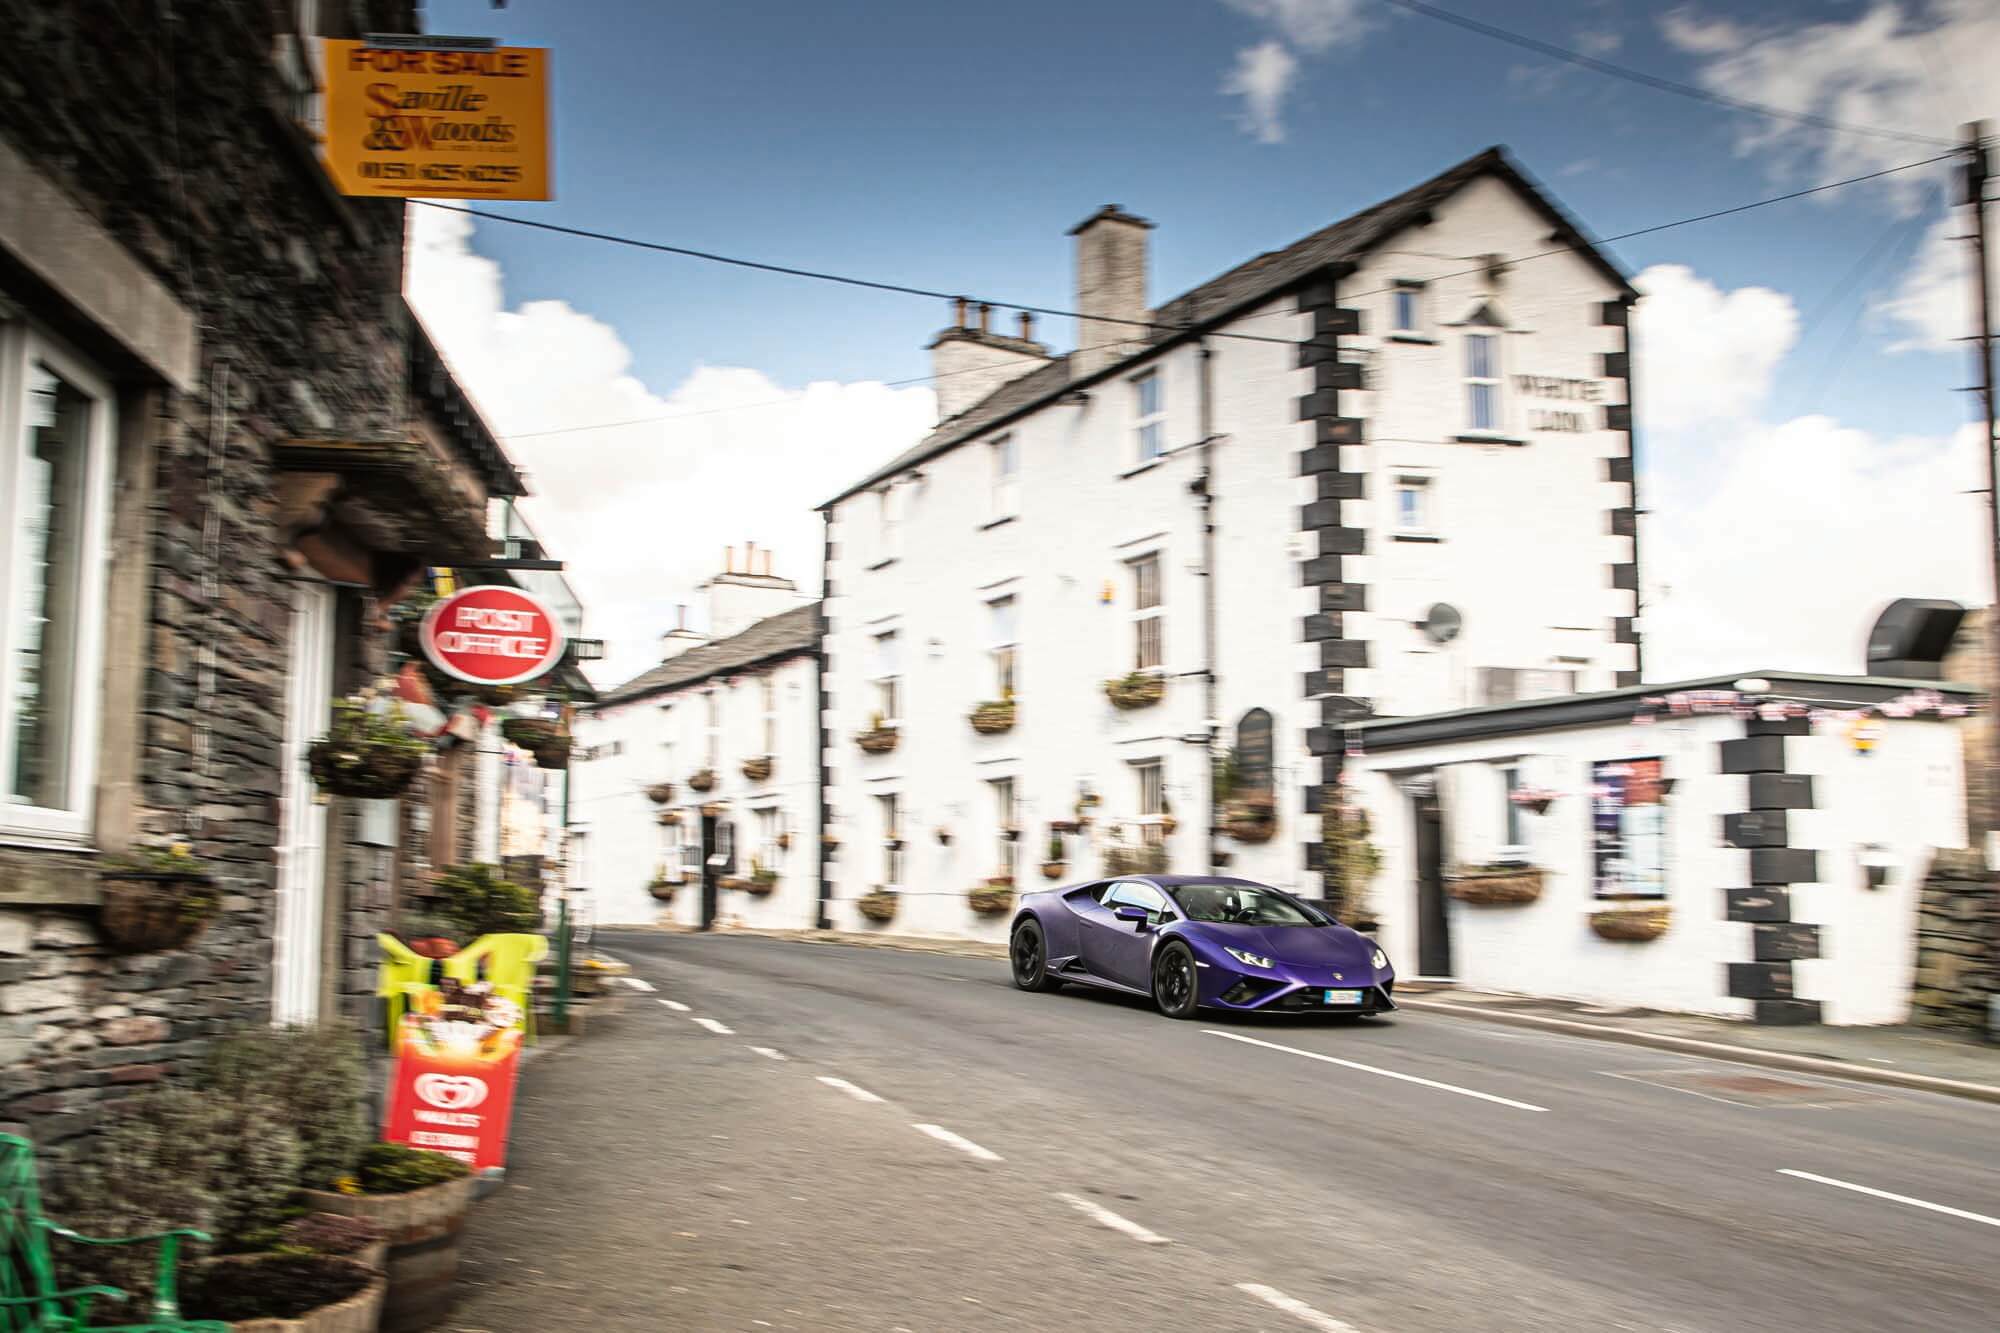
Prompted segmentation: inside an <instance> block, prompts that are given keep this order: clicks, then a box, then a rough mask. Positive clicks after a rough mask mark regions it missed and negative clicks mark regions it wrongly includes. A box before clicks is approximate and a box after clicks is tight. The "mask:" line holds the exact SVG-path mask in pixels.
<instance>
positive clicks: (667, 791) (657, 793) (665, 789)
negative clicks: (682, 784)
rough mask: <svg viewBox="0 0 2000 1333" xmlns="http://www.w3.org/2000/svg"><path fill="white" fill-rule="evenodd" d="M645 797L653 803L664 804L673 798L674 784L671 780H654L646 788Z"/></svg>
mask: <svg viewBox="0 0 2000 1333" xmlns="http://www.w3.org/2000/svg"><path fill="white" fill-rule="evenodd" d="M646 799H647V800H649V801H651V802H652V803H653V804H654V805H665V804H666V803H667V802H669V801H671V800H673V799H674V784H673V783H671V782H655V783H654V784H653V785H652V786H650V787H648V788H646Z"/></svg>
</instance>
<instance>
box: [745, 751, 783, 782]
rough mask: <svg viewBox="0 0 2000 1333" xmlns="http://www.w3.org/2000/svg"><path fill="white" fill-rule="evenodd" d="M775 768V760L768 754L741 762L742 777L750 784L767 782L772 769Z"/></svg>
mask: <svg viewBox="0 0 2000 1333" xmlns="http://www.w3.org/2000/svg"><path fill="white" fill-rule="evenodd" d="M776 767H777V760H775V759H773V758H772V757H771V756H770V755H768V754H767V755H761V756H759V757H758V758H756V759H745V760H744V761H743V776H744V777H746V778H748V779H750V781H752V782H768V781H769V780H770V777H771V771H772V769H774V768H776Z"/></svg>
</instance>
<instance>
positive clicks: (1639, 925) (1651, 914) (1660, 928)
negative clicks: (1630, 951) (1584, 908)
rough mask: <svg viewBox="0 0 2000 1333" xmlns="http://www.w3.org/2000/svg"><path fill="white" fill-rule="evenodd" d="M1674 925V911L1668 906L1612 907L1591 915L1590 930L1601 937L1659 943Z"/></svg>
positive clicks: (1659, 904) (1658, 904) (1661, 904)
mask: <svg viewBox="0 0 2000 1333" xmlns="http://www.w3.org/2000/svg"><path fill="white" fill-rule="evenodd" d="M1672 923H1673V909H1672V908H1671V907H1669V906H1667V905H1666V904H1665V903H1656V904H1653V905H1652V906H1649V907H1612V908H1607V909H1605V910H1604V911H1602V912H1592V913H1591V914H1590V928H1591V929H1592V930H1594V931H1596V932H1597V935H1598V938H1600V939H1606V940H1620V941H1626V942H1634V943H1636V942H1640V941H1644V940H1656V939H1658V938H1659V937H1660V936H1662V935H1664V934H1666V933H1667V927H1668V926H1669V925H1671V924H1672Z"/></svg>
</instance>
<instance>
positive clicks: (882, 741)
mask: <svg viewBox="0 0 2000 1333" xmlns="http://www.w3.org/2000/svg"><path fill="white" fill-rule="evenodd" d="M901 738H902V736H901V733H900V732H899V731H898V730H897V729H896V728H895V727H873V728H870V729H869V730H867V731H861V732H856V733H855V736H854V743H855V744H856V745H858V746H860V747H861V750H862V753H864V754H887V753H889V751H891V750H893V749H895V748H896V742H897V741H898V740H900V739H901Z"/></svg>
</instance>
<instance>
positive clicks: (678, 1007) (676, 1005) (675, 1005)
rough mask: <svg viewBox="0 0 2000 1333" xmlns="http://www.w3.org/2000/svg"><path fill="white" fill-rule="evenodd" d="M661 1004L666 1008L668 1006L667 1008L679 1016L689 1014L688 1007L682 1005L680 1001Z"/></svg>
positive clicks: (665, 1001)
mask: <svg viewBox="0 0 2000 1333" xmlns="http://www.w3.org/2000/svg"><path fill="white" fill-rule="evenodd" d="M660 1003H661V1004H664V1005H665V1006H667V1008H669V1009H671V1010H673V1011H674V1012H675V1013H677V1014H684V1013H687V1012H688V1007H687V1006H686V1005H684V1004H682V1003H681V1002H680V1001H679V1000H661V1001H660Z"/></svg>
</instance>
